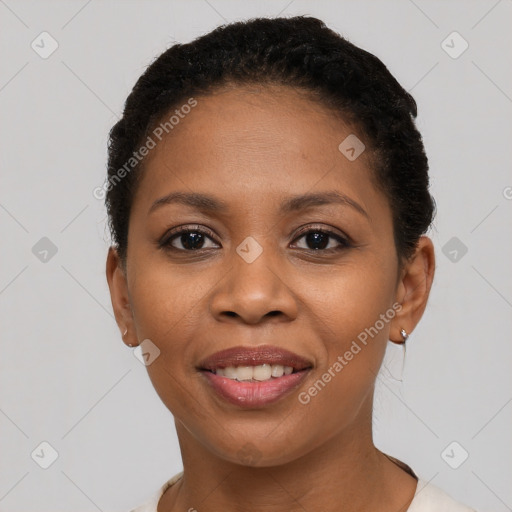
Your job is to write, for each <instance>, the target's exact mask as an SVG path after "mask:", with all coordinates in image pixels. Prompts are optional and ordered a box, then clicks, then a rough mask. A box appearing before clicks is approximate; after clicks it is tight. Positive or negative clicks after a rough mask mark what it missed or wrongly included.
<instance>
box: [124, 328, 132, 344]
mask: <svg viewBox="0 0 512 512" xmlns="http://www.w3.org/2000/svg"><path fill="white" fill-rule="evenodd" d="M127 333H128V327H127V328H126V329H125V331H124V332H123V338H124V337H125V336H126V334H127ZM127 345H128V346H129V347H133V346H134V345H132V344H131V343H127Z"/></svg>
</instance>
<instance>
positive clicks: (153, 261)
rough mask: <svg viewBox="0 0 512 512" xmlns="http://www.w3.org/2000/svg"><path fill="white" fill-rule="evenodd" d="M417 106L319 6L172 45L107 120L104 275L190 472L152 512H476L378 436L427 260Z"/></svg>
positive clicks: (429, 248)
mask: <svg viewBox="0 0 512 512" xmlns="http://www.w3.org/2000/svg"><path fill="white" fill-rule="evenodd" d="M415 117H416V103H415V101H414V99H413V98H412V97H411V96H410V95H409V94H408V93H407V92H406V91H405V90H404V89H403V88H402V87H401V86H400V85H399V84H398V82H397V81H396V80H395V79H394V78H393V76H392V75H391V74H390V73H389V71H388V70H387V68H386V67H385V66H384V65H383V64H382V62H381V61H380V60H379V59H377V58H376V57H375V56H373V55H371V54H370V53H368V52H366V51H363V50H361V49H359V48H357V47H356V46H354V45H353V44H351V43H349V42H348V41H346V40H345V39H343V38H342V37H340V36H339V35H338V34H336V33H335V32H333V31H331V30H330V29H328V28H327V27H326V26H325V25H324V24H323V23H322V22H321V21H320V20H318V19H315V18H311V17H295V18H289V19H286V18H277V19H264V18H262V19H253V20H250V21H247V22H239V23H233V24H230V25H227V26H223V27H219V28H217V29H216V30H214V31H213V32H211V33H209V34H206V35H205V36H203V37H200V38H198V39H196V40H195V41H193V42H191V43H189V44H184V45H179V44H178V45H175V46H173V47H172V48H170V49H169V50H167V51H166V52H164V53H163V54H162V55H161V56H159V57H158V58H157V59H156V60H155V61H154V62H153V63H152V64H151V65H150V66H149V67H148V69H147V70H146V71H145V73H144V74H143V75H142V76H141V77H140V79H139V80H138V82H137V84H136V85H135V87H134V89H133V91H132V92H131V94H130V95H129V97H128V99H127V101H126V104H125V109H124V113H123V117H122V119H121V120H120V121H119V122H118V123H117V124H116V125H115V126H114V127H113V129H112V131H111V133H110V144H109V165H108V174H109V176H108V181H107V183H106V192H107V195H106V205H107V209H108V214H109V223H110V228H111V233H112V239H113V242H114V244H113V246H112V247H111V248H110V250H109V253H108V257H107V268H106V271H107V280H108V284H109V288H110V293H111V298H112V305H113V308H114V312H115V316H116V320H117V322H118V325H119V327H120V329H121V332H122V334H123V340H124V342H125V343H126V344H127V345H128V346H140V350H141V353H142V356H143V358H144V359H143V360H144V362H145V364H146V365H147V370H148V372H149V376H150V379H151V381H152V383H153V385H154V387H155V390H156V391H157V393H158V394H159V396H160V398H161V399H162V401H163V402H164V404H165V405H166V407H168V409H169V410H170V411H171V413H172V414H173V415H174V418H175V423H176V429H177V434H178V438H179V442H180V449H181V454H182V460H183V468H184V471H183V472H182V473H180V474H179V475H176V476H174V477H173V478H171V479H170V480H169V481H168V482H166V483H165V484H164V485H163V486H162V487H161V488H160V489H159V490H158V491H157V492H156V493H155V495H154V496H153V498H152V500H150V501H149V502H148V503H146V504H145V505H143V506H141V507H139V508H137V509H136V511H137V512H150V511H151V512H155V511H156V512H171V511H177V510H189V511H193V510H200V511H201V512H206V511H220V510H244V511H253V510H254V511H261V510H272V511H281V510H283V511H284V510H285V511H294V510H302V511H303V510H307V511H317V510H325V511H335V510H341V509H342V510H344V511H345V512H350V511H356V510H357V511H361V510H372V511H379V512H405V511H409V512H421V511H427V510H436V512H441V511H453V512H456V511H457V512H458V511H460V512H462V511H469V510H470V509H469V508H467V507H466V506H464V505H462V504H460V503H457V502H455V501H454V500H453V499H452V498H450V497H449V496H448V495H446V494H445V493H444V492H442V491H441V490H440V489H439V488H437V487H435V486H433V485H431V484H427V483H426V482H425V481H423V480H422V479H421V478H419V477H418V476H417V475H416V474H415V473H414V471H413V470H412V469H411V468H410V467H409V466H407V465H406V464H404V463H403V462H401V461H399V460H397V459H395V458H393V457H391V456H390V455H387V454H384V453H382V452H381V451H380V450H378V449H377V448H376V447H375V445H374V443H373V439H372V404H373V392H374V387H375V380H376V376H377V373H378V371H379V368H380V366H381V363H382V360H383V356H384V352H385V349H386V344H387V342H388V341H389V340H391V341H392V342H394V343H397V344H405V343H406V340H407V338H408V336H409V335H410V333H411V332H412V331H413V329H414V328H415V326H416V325H417V323H418V322H419V320H420V318H421V316H422V314H423V312H424V309H425V306H426V303H427V299H428V295H429V292H430V288H431V284H432V280H433V275H434V248H433V245H432V242H431V240H430V239H429V238H428V237H427V236H425V235H424V234H425V233H426V231H427V229H428V228H429V226H430V223H431V221H432V218H433V214H434V202H433V199H432V197H431V196H430V194H429V191H428V187H429V179H428V162H427V157H426V155H425V152H424V147H423V143H422V139H421V136H420V134H419V133H418V131H417V129H416V127H415V124H414V118H415Z"/></svg>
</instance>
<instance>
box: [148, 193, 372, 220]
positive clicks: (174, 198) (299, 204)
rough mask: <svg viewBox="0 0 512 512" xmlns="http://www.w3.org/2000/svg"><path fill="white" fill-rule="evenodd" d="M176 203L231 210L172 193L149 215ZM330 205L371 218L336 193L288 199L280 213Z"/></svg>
mask: <svg viewBox="0 0 512 512" xmlns="http://www.w3.org/2000/svg"><path fill="white" fill-rule="evenodd" d="M174 203H178V204H183V205H185V206H191V207H193V208H197V209H198V210H202V211H206V212H212V213H215V212H217V213H220V212H223V211H227V210H228V209H229V205H228V204H227V203H226V202H224V201H222V200H221V199H218V198H216V197H214V196H210V195H207V194H200V193H196V192H192V193H186V192H171V193H170V194H167V195H166V196H163V197H161V198H159V199H157V200H156V201H155V202H154V203H153V204H152V205H151V207H150V209H149V211H148V215H149V214H150V213H152V212H154V211H155V210H157V209H158V208H160V207H162V206H164V205H168V204H174ZM329 204H339V205H342V206H349V207H351V208H353V209H354V210H356V211H357V212H359V213H360V214H361V215H363V216H365V217H366V218H367V219H369V218H370V217H369V215H368V213H367V212H366V210H365V209H364V208H363V207H362V206H361V205H360V204H359V203H357V202H356V201H354V200H353V199H351V198H350V197H348V196H347V195H345V194H343V193H341V192H336V191H328V192H319V193H309V194H301V195H296V196H291V197H288V198H287V199H285V200H284V201H283V203H282V204H281V208H280V211H281V213H284V214H286V213H292V212H296V211H300V210H306V209H307V208H311V207H314V206H323V205H329Z"/></svg>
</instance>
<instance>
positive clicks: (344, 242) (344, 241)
mask: <svg viewBox="0 0 512 512" xmlns="http://www.w3.org/2000/svg"><path fill="white" fill-rule="evenodd" d="M187 233H198V234H201V235H204V236H207V237H208V238H211V239H213V241H214V242H215V235H214V233H213V232H212V231H210V230H209V229H205V228H201V227H200V226H190V227H188V228H176V230H171V231H170V232H169V233H167V234H166V235H164V237H163V238H162V240H161V241H160V242H158V247H159V248H162V249H165V250H167V251H173V252H189V253H194V252H197V253H199V252H201V251H204V250H208V248H206V249H196V250H187V249H178V248H176V247H174V246H172V245H171V242H172V241H173V240H174V239H176V238H178V237H180V236H181V235H184V234H187ZM310 233H321V234H323V235H326V236H328V237H330V238H334V239H335V240H336V241H337V242H338V243H339V244H340V245H339V246H338V247H334V248H332V247H331V248H330V249H301V250H303V251H307V252H309V253H319V252H324V253H332V252H337V251H341V250H344V249H348V248H350V247H352V243H351V242H350V241H349V239H348V237H344V236H342V235H340V234H338V233H335V232H333V231H330V230H328V229H325V228H323V227H316V226H308V227H307V228H305V229H303V230H301V231H299V232H298V233H297V235H296V237H295V238H294V241H296V240H298V239H300V238H302V237H303V236H305V235H308V234H310ZM215 243H217V242H215Z"/></svg>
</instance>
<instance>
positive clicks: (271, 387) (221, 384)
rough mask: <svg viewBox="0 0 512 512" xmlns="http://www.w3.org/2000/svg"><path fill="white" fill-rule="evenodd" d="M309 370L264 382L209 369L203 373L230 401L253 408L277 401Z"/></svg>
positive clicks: (218, 392) (216, 389)
mask: <svg viewBox="0 0 512 512" xmlns="http://www.w3.org/2000/svg"><path fill="white" fill-rule="evenodd" d="M308 372H309V370H301V371H299V372H297V373H291V374H290V375H283V376H282V377H277V378H271V379H269V380H266V381H263V382H244V381H238V380H233V379H228V378H227V377H221V376H219V375H216V374H215V373H212V372H209V371H202V372H201V373H202V374H203V375H204V376H205V377H206V379H207V380H208V382H209V383H210V385H211V387H212V388H213V390H214V391H215V392H216V393H217V394H218V395H220V396H221V397H222V398H224V399H225V400H227V401H228V402H230V403H232V404H234V405H237V406H238V407H241V408H244V409H253V408H257V407H262V406H265V405H269V404H272V403H274V402H277V401H278V400H280V399H281V398H284V397H285V396H286V395H287V394H288V393H289V392H290V391H292V390H293V389H294V388H296V387H297V386H298V385H299V384H300V383H301V382H302V380H303V379H304V378H305V377H306V375H307V374H308Z"/></svg>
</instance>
